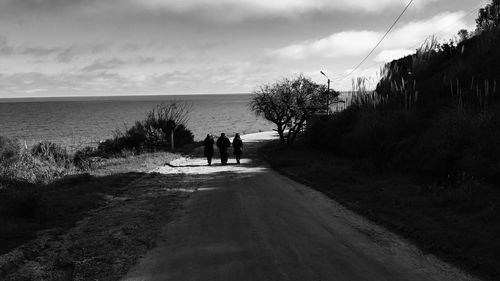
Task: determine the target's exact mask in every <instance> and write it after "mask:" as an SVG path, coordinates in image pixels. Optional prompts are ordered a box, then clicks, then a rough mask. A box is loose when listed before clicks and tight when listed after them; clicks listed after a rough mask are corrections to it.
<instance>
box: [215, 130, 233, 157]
mask: <svg viewBox="0 0 500 281" xmlns="http://www.w3.org/2000/svg"><path fill="white" fill-rule="evenodd" d="M230 146H231V141H230V140H229V139H228V138H227V137H226V134H224V133H222V134H220V137H219V138H218V139H217V148H218V149H219V152H220V161H221V163H222V165H227V149H228V147H230Z"/></svg>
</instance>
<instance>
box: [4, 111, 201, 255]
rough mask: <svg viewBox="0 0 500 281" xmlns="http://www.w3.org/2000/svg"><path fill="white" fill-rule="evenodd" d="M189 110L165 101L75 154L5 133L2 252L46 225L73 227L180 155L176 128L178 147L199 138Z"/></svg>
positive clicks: (54, 145)
mask: <svg viewBox="0 0 500 281" xmlns="http://www.w3.org/2000/svg"><path fill="white" fill-rule="evenodd" d="M189 109H190V108H189V106H187V105H183V104H178V103H175V102H172V103H167V104H161V105H159V106H158V107H156V108H155V109H154V110H152V111H151V112H150V113H149V114H148V116H147V118H146V119H145V120H144V121H138V122H136V123H135V124H134V126H132V127H131V128H130V129H128V130H126V131H125V132H118V133H116V136H115V137H114V138H113V139H109V140H106V141H104V142H102V143H100V144H98V145H97V146H89V147H85V148H82V149H80V150H78V151H75V152H74V153H71V152H69V151H68V150H67V149H66V148H64V147H62V146H60V145H58V144H55V143H52V142H47V141H42V142H40V143H38V144H36V145H34V146H33V147H31V148H29V147H26V146H25V145H22V144H21V142H19V141H17V140H13V139H9V138H5V137H1V136H0V225H2V227H0V241H1V243H0V254H2V253H4V252H6V251H8V250H10V249H12V248H13V247H15V246H17V245H19V244H21V243H23V242H25V241H26V240H27V239H30V238H33V237H34V236H35V234H36V232H37V231H40V230H42V229H46V228H53V227H63V228H65V227H69V226H72V225H73V224H74V223H75V222H76V221H78V220H79V219H81V218H82V216H84V215H85V213H86V212H87V211H89V210H90V209H92V208H96V207H98V206H102V205H103V204H105V203H106V202H107V200H106V196H108V195H112V196H116V194H118V193H120V192H122V189H123V187H124V186H126V185H128V184H129V183H130V182H132V181H133V180H135V179H137V178H139V177H141V176H142V174H143V173H144V172H147V171H148V170H151V169H153V168H155V167H157V166H160V165H163V164H165V163H168V162H169V161H171V160H173V159H175V157H176V155H175V154H173V153H169V152H167V151H169V150H170V147H171V144H170V141H171V138H170V135H171V132H172V131H174V141H175V146H176V147H182V146H184V145H186V144H189V143H192V142H193V134H192V133H191V132H190V131H189V130H188V129H187V128H186V127H185V123H186V120H187V118H188V114H189ZM146 153H147V154H146Z"/></svg>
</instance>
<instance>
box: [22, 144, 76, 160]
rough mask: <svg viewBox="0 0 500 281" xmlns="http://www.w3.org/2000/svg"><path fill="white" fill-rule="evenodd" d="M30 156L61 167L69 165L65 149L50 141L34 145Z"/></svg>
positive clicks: (68, 157)
mask: <svg viewBox="0 0 500 281" xmlns="http://www.w3.org/2000/svg"><path fill="white" fill-rule="evenodd" d="M31 154H33V155H34V156H36V157H38V158H40V159H42V160H46V161H52V162H54V163H56V164H58V165H61V166H65V165H69V163H70V162H71V161H70V155H69V153H68V151H67V150H66V148H64V147H62V146H60V145H58V144H56V143H53V142H50V141H42V142H39V143H38V144H35V145H34V146H33V147H32V148H31Z"/></svg>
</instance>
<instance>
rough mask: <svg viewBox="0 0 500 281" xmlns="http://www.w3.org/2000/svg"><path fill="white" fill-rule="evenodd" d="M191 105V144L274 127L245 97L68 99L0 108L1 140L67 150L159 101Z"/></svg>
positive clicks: (138, 116)
mask: <svg viewBox="0 0 500 281" xmlns="http://www.w3.org/2000/svg"><path fill="white" fill-rule="evenodd" d="M169 99H170V100H171V99H175V100H177V101H181V102H187V103H190V104H192V111H191V114H190V119H189V122H188V124H187V126H188V128H189V129H190V130H191V131H192V132H193V134H194V136H195V140H201V139H203V138H204V137H205V135H206V134H207V133H212V134H215V135H219V134H220V133H221V132H225V133H226V134H228V135H234V134H235V133H242V134H246V133H253V132H259V131H267V130H271V129H272V128H273V126H272V125H271V124H270V123H269V122H267V121H265V120H263V119H262V118H259V117H256V116H255V115H254V114H253V113H252V112H251V111H250V110H249V109H248V102H249V100H250V95H210V96H208V95H205V96H203V95H197V96H175V97H172V96H170V97H168V96H159V97H126V98H124V97H117V98H114V99H113V98H109V97H108V98H107V100H104V99H101V100H95V99H94V100H69V101H37V102H8V103H0V135H2V136H7V137H13V138H18V139H20V140H22V141H26V142H27V143H28V144H32V143H34V142H37V141H40V140H50V141H54V142H57V143H60V144H64V145H67V146H69V147H71V148H77V147H79V146H81V145H85V144H92V143H95V142H98V141H100V140H103V139H106V138H109V137H112V136H113V132H114V131H116V130H117V129H122V130H123V129H124V128H126V127H128V126H129V125H131V124H133V123H134V122H135V121H136V120H143V119H144V118H145V117H146V113H147V112H149V111H150V110H151V109H152V108H154V107H155V106H156V105H157V104H159V103H161V102H162V101H168V100H169Z"/></svg>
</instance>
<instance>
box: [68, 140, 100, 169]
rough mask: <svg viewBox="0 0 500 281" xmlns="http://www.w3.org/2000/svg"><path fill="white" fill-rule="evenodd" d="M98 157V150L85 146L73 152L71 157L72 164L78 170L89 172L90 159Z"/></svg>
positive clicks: (90, 166)
mask: <svg viewBox="0 0 500 281" xmlns="http://www.w3.org/2000/svg"><path fill="white" fill-rule="evenodd" d="M96 156H98V150H97V148H95V147H92V146H86V147H84V148H81V149H79V150H77V151H76V152H75V154H74V155H73V164H74V165H75V167H77V168H79V169H80V170H89V169H91V168H92V158H93V157H96Z"/></svg>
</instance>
